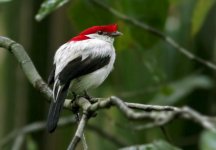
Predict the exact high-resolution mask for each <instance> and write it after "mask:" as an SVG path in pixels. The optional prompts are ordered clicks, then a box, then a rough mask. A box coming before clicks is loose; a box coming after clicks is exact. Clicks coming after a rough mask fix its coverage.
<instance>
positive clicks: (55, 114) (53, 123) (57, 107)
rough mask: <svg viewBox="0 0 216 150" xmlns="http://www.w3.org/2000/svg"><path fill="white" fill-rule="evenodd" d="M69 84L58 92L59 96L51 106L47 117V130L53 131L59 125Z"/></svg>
mask: <svg viewBox="0 0 216 150" xmlns="http://www.w3.org/2000/svg"><path fill="white" fill-rule="evenodd" d="M68 87H69V85H65V86H64V87H63V88H62V89H61V90H60V91H59V93H58V97H57V99H56V101H55V102H54V101H52V102H51V105H50V108H49V114H48V119H47V130H48V131H49V132H50V133H52V132H53V131H55V129H56V127H57V123H58V120H59V116H60V112H61V109H62V106H63V104H64V100H65V98H66V96H67V91H68Z"/></svg>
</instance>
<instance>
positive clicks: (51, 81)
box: [48, 65, 56, 85]
mask: <svg viewBox="0 0 216 150" xmlns="http://www.w3.org/2000/svg"><path fill="white" fill-rule="evenodd" d="M55 69H56V66H55V65H53V68H52V71H51V72H50V75H49V77H48V85H52V84H53V83H54V78H55Z"/></svg>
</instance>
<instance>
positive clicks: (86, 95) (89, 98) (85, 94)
mask: <svg viewBox="0 0 216 150" xmlns="http://www.w3.org/2000/svg"><path fill="white" fill-rule="evenodd" d="M84 97H85V98H86V99H87V100H89V101H90V102H91V99H92V97H91V96H90V95H89V94H88V92H87V91H86V90H85V91H84Z"/></svg>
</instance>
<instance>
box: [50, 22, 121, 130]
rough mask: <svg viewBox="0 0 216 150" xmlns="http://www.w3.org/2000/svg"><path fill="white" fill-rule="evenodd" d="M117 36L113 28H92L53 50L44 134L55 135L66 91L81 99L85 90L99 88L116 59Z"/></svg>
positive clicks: (116, 27) (111, 26) (112, 25)
mask: <svg viewBox="0 0 216 150" xmlns="http://www.w3.org/2000/svg"><path fill="white" fill-rule="evenodd" d="M120 35H122V33H121V32H119V31H118V25H117V24H109V25H98V26H92V27H90V28H87V29H85V30H84V31H82V32H80V33H79V34H78V35H77V36H75V37H73V38H71V39H70V40H69V41H68V42H66V43H65V44H63V45H62V46H60V47H59V48H58V49H57V51H56V53H55V55H54V62H53V68H52V71H51V73H50V75H49V77H48V85H49V86H53V100H52V101H51V104H50V108H49V112H48V118H47V129H48V132H50V133H52V132H54V131H55V129H56V127H57V123H58V120H59V116H60V112H61V109H62V107H63V104H64V101H65V98H66V97H67V95H68V93H69V91H70V92H72V93H74V94H76V95H84V94H85V93H86V92H87V91H88V90H89V89H93V88H96V87H98V86H99V85H101V84H102V83H103V82H104V80H105V79H106V78H107V76H108V75H109V74H110V72H111V71H112V70H113V65H114V62H115V58H116V53H115V48H114V46H113V43H114V39H115V37H117V36H120Z"/></svg>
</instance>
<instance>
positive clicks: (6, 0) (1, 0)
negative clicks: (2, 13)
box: [0, 0, 12, 3]
mask: <svg viewBox="0 0 216 150" xmlns="http://www.w3.org/2000/svg"><path fill="white" fill-rule="evenodd" d="M11 1H12V0H0V3H5V2H11Z"/></svg>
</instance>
